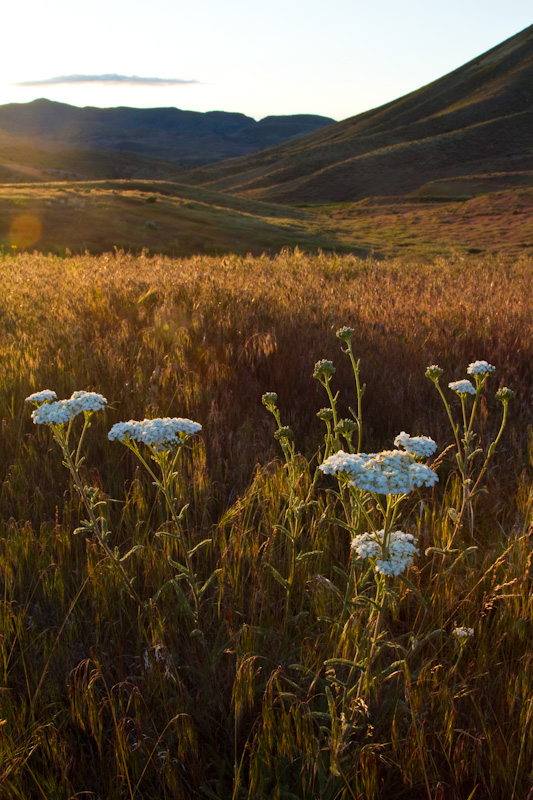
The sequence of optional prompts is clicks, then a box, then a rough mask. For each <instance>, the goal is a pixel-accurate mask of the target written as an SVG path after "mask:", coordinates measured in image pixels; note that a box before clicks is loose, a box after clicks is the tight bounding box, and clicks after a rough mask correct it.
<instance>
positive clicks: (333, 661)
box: [324, 658, 364, 669]
mask: <svg viewBox="0 0 533 800" xmlns="http://www.w3.org/2000/svg"><path fill="white" fill-rule="evenodd" d="M324 666H325V667H350V669H352V667H355V669H363V668H364V667H363V665H362V664H358V663H357V662H356V661H350V659H349V658H328V659H327V661H324Z"/></svg>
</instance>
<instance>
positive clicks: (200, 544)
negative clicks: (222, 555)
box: [189, 539, 213, 558]
mask: <svg viewBox="0 0 533 800" xmlns="http://www.w3.org/2000/svg"><path fill="white" fill-rule="evenodd" d="M212 541H213V540H212V539H204V540H203V541H201V542H198V544H197V545H196V546H195V547H193V549H192V550H189V558H191V557H192V556H193V555H194V554H195V553H196V552H198V551H199V550H201V549H202V548H203V547H207V545H208V544H211V543H212Z"/></svg>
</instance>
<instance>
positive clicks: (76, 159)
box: [0, 100, 334, 180]
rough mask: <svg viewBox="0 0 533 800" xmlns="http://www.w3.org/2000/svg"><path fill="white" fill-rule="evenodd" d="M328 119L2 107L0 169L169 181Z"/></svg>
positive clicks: (39, 104) (38, 103)
mask: <svg viewBox="0 0 533 800" xmlns="http://www.w3.org/2000/svg"><path fill="white" fill-rule="evenodd" d="M333 121H334V120H332V119H330V118H329V117H321V116H318V115H315V114H294V115H289V116H271V117H265V119H262V120H260V121H259V122H256V121H255V120H254V119H252V118H251V117H247V116H245V114H235V113H228V112H225V111H210V112H208V113H205V114H204V113H200V112H196V111H181V110H180V109H178V108H151V109H145V108H91V107H88V108H76V107H74V106H69V105H66V104H64V103H55V102H52V101H50V100H35V101H34V102H32V103H25V104H20V103H11V104H9V105H5V106H0V168H1V167H2V166H3V165H7V167H6V166H4V169H6V168H7V169H10V168H11V172H12V173H15V174H16V173H17V167H19V169H18V172H19V173H20V174H23V171H24V168H27V167H30V168H33V169H37V170H39V169H48V170H50V169H55V170H63V171H65V170H66V171H68V172H70V173H73V174H74V176H75V177H76V178H78V179H87V178H100V177H104V178H129V177H135V178H142V177H144V178H147V177H151V178H154V177H166V178H168V177H171V176H172V173H175V172H178V171H183V170H184V169H190V168H191V167H195V166H198V165H200V164H206V163H208V162H211V161H217V160H220V159H225V158H231V157H233V156H241V155H244V154H247V153H251V152H253V151H255V150H260V149H262V148H265V147H270V146H273V145H277V144H280V143H282V142H285V141H287V140H288V139H292V138H294V137H297V136H303V135H305V134H308V133H310V132H312V131H316V130H317V129H318V128H322V127H324V126H325V125H329V124H330V123H332V122H333ZM17 154H18V157H17ZM21 154H22V157H21ZM20 167H22V170H21V169H20ZM39 177H41V178H42V179H45V180H46V179H47V176H46V175H44V176H39V173H36V174H33V176H32V178H31V179H34V180H35V179H39ZM2 179H3V176H2V175H0V180H2ZM25 180H28V177H26V178H25Z"/></svg>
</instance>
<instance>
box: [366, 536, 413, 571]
mask: <svg viewBox="0 0 533 800" xmlns="http://www.w3.org/2000/svg"><path fill="white" fill-rule="evenodd" d="M384 534H385V531H383V530H381V531H375V532H374V533H361V534H359V536H355V537H354V538H353V539H352V550H354V551H355V552H356V553H357V555H358V556H359V558H363V559H364V558H370V559H373V560H374V568H375V570H376V572H381V574H382V575H401V574H402V572H405V570H406V569H407V568H408V567H410V566H411V564H412V563H413V558H414V557H415V556H416V555H417V554H418V549H417V547H416V539H415V537H414V536H413V535H412V534H411V533H404V532H403V531H391V532H390V533H389V535H388V537H387V538H388V542H387V547H386V548H385V546H384Z"/></svg>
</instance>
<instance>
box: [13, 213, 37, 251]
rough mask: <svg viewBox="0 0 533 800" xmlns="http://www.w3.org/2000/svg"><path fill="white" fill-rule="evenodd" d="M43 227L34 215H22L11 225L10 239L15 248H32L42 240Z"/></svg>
mask: <svg viewBox="0 0 533 800" xmlns="http://www.w3.org/2000/svg"><path fill="white" fill-rule="evenodd" d="M42 230H43V228H42V225H41V222H40V220H39V219H38V218H37V217H34V216H33V214H21V215H20V216H19V217H16V218H15V219H14V220H13V222H12V223H11V228H10V231H9V238H10V240H11V244H12V245H14V246H15V247H30V246H31V245H32V244H35V242H38V241H39V239H40V238H41V233H42Z"/></svg>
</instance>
